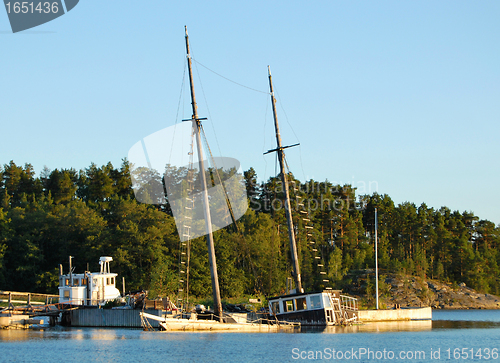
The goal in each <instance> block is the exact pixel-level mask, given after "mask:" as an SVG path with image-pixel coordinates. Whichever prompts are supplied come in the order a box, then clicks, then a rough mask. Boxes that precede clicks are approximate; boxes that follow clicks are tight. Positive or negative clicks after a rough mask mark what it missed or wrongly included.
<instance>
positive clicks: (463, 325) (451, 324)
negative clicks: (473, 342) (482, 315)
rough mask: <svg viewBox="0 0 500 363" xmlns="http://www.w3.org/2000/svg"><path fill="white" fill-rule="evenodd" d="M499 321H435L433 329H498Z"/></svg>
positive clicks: (499, 326)
mask: <svg viewBox="0 0 500 363" xmlns="http://www.w3.org/2000/svg"><path fill="white" fill-rule="evenodd" d="M498 328H500V322H499V321H467V320H434V321H433V322H432V329H498Z"/></svg>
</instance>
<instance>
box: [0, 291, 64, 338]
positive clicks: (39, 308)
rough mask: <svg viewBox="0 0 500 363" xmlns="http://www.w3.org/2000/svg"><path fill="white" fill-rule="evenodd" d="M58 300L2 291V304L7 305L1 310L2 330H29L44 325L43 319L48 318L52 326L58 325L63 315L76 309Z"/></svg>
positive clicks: (52, 297) (57, 297)
mask: <svg viewBox="0 0 500 363" xmlns="http://www.w3.org/2000/svg"><path fill="white" fill-rule="evenodd" d="M58 299H59V296H58V295H51V294H41V293H32V292H18V291H0V302H2V303H7V306H6V307H4V308H2V309H1V310H0V328H4V329H6V328H14V329H27V328H29V327H31V326H33V325H42V324H44V323H45V320H43V319H41V317H46V319H48V320H49V324H50V325H52V326H53V325H56V322H57V319H58V318H59V316H60V315H61V313H63V312H67V311H69V310H72V309H74V306H72V305H71V304H61V303H59V302H58ZM40 300H43V301H40Z"/></svg>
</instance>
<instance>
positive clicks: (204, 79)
mask: <svg viewBox="0 0 500 363" xmlns="http://www.w3.org/2000/svg"><path fill="white" fill-rule="evenodd" d="M498 19H500V3H499V2H497V1H480V2H473V1H439V2H434V1H371V2H368V1H315V2H305V1H290V0H289V1H271V2H269V1H259V0H257V1H252V2H244V3H243V2H236V1H218V2H207V1H183V2H179V1H176V2H170V1H147V2H138V1H128V0H121V1H118V0H107V1H97V0H82V1H80V3H79V4H78V5H77V6H76V7H75V8H74V9H73V10H72V11H71V12H69V13H67V14H66V15H64V16H62V17H60V18H58V19H56V20H54V21H52V22H49V23H47V24H44V25H41V26H39V27H36V28H33V29H31V30H27V31H24V32H21V33H16V34H12V33H11V31H10V25H9V23H8V18H7V14H6V12H5V11H3V10H2V11H0V46H1V48H2V51H1V55H2V57H1V59H2V61H1V65H2V66H1V67H0V80H1V83H0V84H1V91H0V119H1V128H0V129H1V140H2V141H1V144H0V145H1V146H0V163H1V164H5V163H8V162H9V161H10V160H14V162H16V163H17V164H24V163H25V162H29V163H31V164H32V165H33V166H34V167H35V170H36V171H37V172H40V171H41V170H42V168H43V167H44V165H46V166H47V167H48V168H49V169H55V168H70V167H73V168H75V169H82V168H86V167H88V166H89V165H90V163H91V162H94V163H96V164H97V165H102V164H106V163H107V162H109V161H111V162H112V163H113V165H115V166H116V167H118V166H119V165H120V163H121V160H122V159H123V158H124V157H126V156H127V153H128V150H129V149H130V148H131V147H132V145H133V144H135V143H136V142H137V141H139V140H140V139H141V138H143V137H145V136H147V135H149V134H151V133H153V132H155V131H158V130H160V129H162V128H165V127H168V126H171V125H174V124H175V123H176V122H178V121H179V120H181V119H182V118H189V117H190V105H189V94H188V93H187V88H186V87H187V84H185V87H184V89H183V90H184V91H183V93H181V90H182V87H181V86H182V81H183V72H184V69H185V49H184V25H187V26H188V30H189V34H190V41H191V45H192V53H193V58H194V59H195V60H196V61H197V62H199V63H201V64H203V65H204V66H206V67H208V68H210V69H212V70H213V71H215V72H217V73H219V74H222V75H223V76H225V77H227V78H229V79H231V80H233V81H235V82H237V83H240V84H243V85H245V86H247V87H250V88H253V89H256V90H260V91H262V92H264V93H261V92H255V91H252V90H249V89H247V88H244V87H241V86H238V85H236V84H234V83H231V82H228V81H227V80H225V79H223V78H220V77H218V76H217V75H215V74H214V73H211V72H209V71H208V70H207V69H205V68H204V67H202V66H200V65H197V67H196V68H195V78H196V83H195V87H196V91H197V99H198V103H199V114H200V116H201V117H208V118H209V120H208V121H207V122H206V123H205V129H206V131H207V133H208V138H209V142H210V143H211V147H212V149H213V151H214V153H215V154H216V155H221V156H230V157H234V158H237V159H238V160H240V162H241V164H242V167H243V169H244V170H246V169H248V168H250V167H254V168H255V169H256V171H257V174H258V177H259V178H260V179H267V178H268V177H269V176H271V175H274V173H275V161H274V158H273V156H271V155H266V156H263V155H262V153H263V152H265V151H267V150H268V149H271V148H274V147H275V140H274V139H273V136H274V134H273V129H272V127H273V125H272V114H271V108H270V100H269V96H268V95H266V94H265V92H266V91H267V90H268V83H267V82H268V80H267V65H270V66H271V69H272V73H273V81H274V83H275V90H276V93H277V97H278V117H279V120H280V125H281V129H282V136H283V142H284V143H285V144H293V143H297V142H300V144H301V146H300V147H298V148H294V149H288V150H287V151H288V152H287V158H288V163H289V165H290V168H291V170H292V172H294V174H295V176H296V177H298V178H299V179H301V180H307V179H310V178H313V179H315V180H321V181H322V180H325V179H328V180H329V181H332V182H338V183H342V184H343V183H352V184H353V185H354V186H358V187H360V189H361V191H362V192H363V190H362V189H363V188H364V189H365V190H364V192H367V193H372V192H374V191H377V192H379V193H381V194H383V193H387V194H389V195H390V196H391V198H393V200H394V201H395V202H396V203H402V202H404V201H409V202H413V203H416V204H417V205H419V204H421V203H422V202H425V203H426V204H427V205H428V206H430V207H434V208H440V207H441V206H448V207H449V208H451V209H452V210H459V211H461V212H462V211H465V210H467V211H472V212H474V213H475V214H476V215H477V216H479V217H480V218H482V219H489V220H491V221H493V222H495V223H496V224H499V223H500V209H499V207H498V206H499V205H500V191H499V190H498V184H499V183H498V182H499V180H500V168H499V164H498V157H499V146H498V142H497V137H498V135H499V134H500V132H499V131H500V123H499V118H500V102H499V99H500V66H499V65H500V47H499V46H498V45H499V44H500V23H499V21H498ZM179 99H181V102H179ZM179 104H180V108H179V107H178V105H179ZM368 185H371V188H368ZM365 186H366V187H365Z"/></svg>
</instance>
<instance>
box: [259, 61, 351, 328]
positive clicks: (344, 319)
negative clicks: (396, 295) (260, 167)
mask: <svg viewBox="0 0 500 363" xmlns="http://www.w3.org/2000/svg"><path fill="white" fill-rule="evenodd" d="M268 74H269V89H270V94H271V104H272V108H273V116H274V127H275V130H276V143H277V147H276V149H273V150H269V151H268V152H266V153H265V154H268V153H271V152H277V153H278V161H279V164H280V176H281V182H282V184H283V190H284V192H285V201H284V205H285V215H286V220H287V225H288V238H289V241H290V252H291V259H292V267H293V273H292V275H293V280H294V281H295V289H294V290H292V291H291V293H290V294H289V295H285V296H279V297H274V298H271V299H269V300H268V301H269V313H270V314H271V315H273V316H274V317H275V318H276V319H277V320H278V321H286V322H293V323H300V324H301V325H320V326H322V325H340V324H347V323H349V322H352V321H355V320H356V319H357V300H356V299H355V298H353V297H350V296H347V295H341V291H339V290H325V291H320V292H314V293H305V292H304V289H303V288H302V279H301V277H300V267H299V261H298V254H297V243H296V241H295V234H294V226H293V220H292V211H291V205H290V191H289V186H288V178H287V174H286V170H285V153H284V149H286V148H289V147H293V146H296V145H298V144H295V145H290V146H283V145H282V142H281V135H280V129H279V125H278V116H277V113H276V99H275V97H274V90H273V81H272V76H271V69H270V68H269V67H268Z"/></svg>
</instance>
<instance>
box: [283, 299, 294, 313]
mask: <svg viewBox="0 0 500 363" xmlns="http://www.w3.org/2000/svg"><path fill="white" fill-rule="evenodd" d="M283 303H284V308H285V312H289V311H295V309H294V308H293V300H285V301H283Z"/></svg>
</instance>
